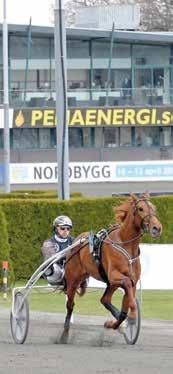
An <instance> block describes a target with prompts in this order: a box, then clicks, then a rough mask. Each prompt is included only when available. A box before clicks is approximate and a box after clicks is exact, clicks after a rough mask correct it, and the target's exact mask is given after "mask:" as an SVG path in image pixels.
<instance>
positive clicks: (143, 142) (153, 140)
mask: <svg viewBox="0 0 173 374" xmlns="http://www.w3.org/2000/svg"><path fill="white" fill-rule="evenodd" d="M159 131H160V130H159V127H158V128H155V127H146V128H142V127H141V128H137V127H136V128H135V146H136V147H151V146H159V145H160V135H159Z"/></svg>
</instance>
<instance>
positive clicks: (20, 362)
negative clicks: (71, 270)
mask: <svg viewBox="0 0 173 374" xmlns="http://www.w3.org/2000/svg"><path fill="white" fill-rule="evenodd" d="M0 317H1V318H0V373H1V374H7V373H8V374H12V373H13V374H36V373H37V374H67V373H70V374H113V373H118V374H132V373H133V374H144V373H147V374H150V373H151V374H162V373H164V374H172V373H173V356H172V348H173V321H169V322H168V321H147V320H145V321H142V328H141V332H140V336H139V340H138V342H137V343H136V345H134V346H128V345H127V344H126V343H125V341H124V338H123V336H122V335H120V334H119V333H118V332H114V331H112V330H105V329H104V327H103V323H104V321H105V317H88V316H77V315H75V317H74V324H73V325H72V328H71V332H70V335H69V338H68V341H67V342H66V343H67V344H64V343H65V342H64V343H62V331H63V328H62V326H63V319H64V316H63V315H62V314H57V315H56V314H46V313H31V316H30V328H29V333H28V337H27V339H26V342H25V344H24V345H16V344H14V342H13V340H12V337H11V333H10V323H9V310H4V309H3V310H1V312H0Z"/></svg>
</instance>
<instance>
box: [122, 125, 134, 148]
mask: <svg viewBox="0 0 173 374" xmlns="http://www.w3.org/2000/svg"><path fill="white" fill-rule="evenodd" d="M120 146H121V147H131V146H132V129H131V128H120Z"/></svg>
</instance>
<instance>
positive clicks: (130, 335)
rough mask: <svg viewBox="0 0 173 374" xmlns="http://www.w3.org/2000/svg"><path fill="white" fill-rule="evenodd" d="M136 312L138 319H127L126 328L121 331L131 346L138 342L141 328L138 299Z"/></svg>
mask: <svg viewBox="0 0 173 374" xmlns="http://www.w3.org/2000/svg"><path fill="white" fill-rule="evenodd" d="M136 310H137V314H136V318H135V319H131V318H130V317H127V319H126V320H125V321H124V326H123V327H122V328H123V330H121V333H122V334H123V335H124V339H125V341H126V343H127V344H130V345H133V344H135V343H136V342H137V339H138V336H139V332H140V328H141V312H140V304H139V301H138V299H136Z"/></svg>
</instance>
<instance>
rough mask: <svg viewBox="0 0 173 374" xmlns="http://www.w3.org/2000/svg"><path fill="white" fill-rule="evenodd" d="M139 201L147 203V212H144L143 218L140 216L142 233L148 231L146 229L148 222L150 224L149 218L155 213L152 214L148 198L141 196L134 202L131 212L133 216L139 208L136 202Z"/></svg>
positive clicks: (147, 228)
mask: <svg viewBox="0 0 173 374" xmlns="http://www.w3.org/2000/svg"><path fill="white" fill-rule="evenodd" d="M141 201H144V202H145V203H146V205H147V207H148V214H146V215H145V216H144V217H143V218H142V220H141V224H140V225H141V229H142V230H143V234H144V232H148V230H149V224H150V219H151V218H152V217H156V215H155V214H153V213H152V212H153V209H152V207H151V206H150V204H149V200H148V199H147V198H143V199H142V198H141V199H138V200H137V201H136V202H135V206H134V209H133V214H134V216H135V214H136V212H137V211H138V210H139V209H140V208H139V207H138V204H139V203H140V202H141ZM146 219H148V220H147V222H146ZM143 234H142V235H143Z"/></svg>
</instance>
